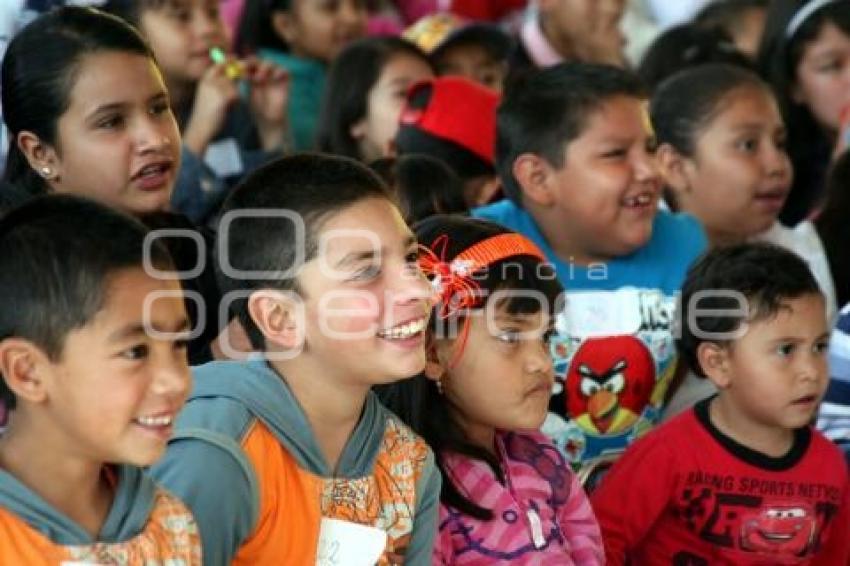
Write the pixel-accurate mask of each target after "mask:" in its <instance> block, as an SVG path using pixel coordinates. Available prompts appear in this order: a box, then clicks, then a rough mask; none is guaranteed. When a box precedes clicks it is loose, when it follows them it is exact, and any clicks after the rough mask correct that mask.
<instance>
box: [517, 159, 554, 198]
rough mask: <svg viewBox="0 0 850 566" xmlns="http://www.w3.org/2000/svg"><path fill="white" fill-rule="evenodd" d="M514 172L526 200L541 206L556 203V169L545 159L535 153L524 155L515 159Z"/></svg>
mask: <svg viewBox="0 0 850 566" xmlns="http://www.w3.org/2000/svg"><path fill="white" fill-rule="evenodd" d="M512 172H513V174H514V178H515V179H516V181H517V183H518V184H519V186H520V187H521V188H522V193H523V196H524V198H526V199H528V200H529V201H531V202H533V203H535V204H538V205H540V206H550V205H552V204H553V203H554V202H555V199H554V194H553V186H554V185H553V176H554V173H555V169H554V168H553V167H552V166H551V165H550V164H549V163H548V162H547V161H546V160H545V159H544V158H543V157H541V156H539V155H537V154H534V153H523V154H522V155H520V156H518V157H517V158H516V159H514V164H513V168H512Z"/></svg>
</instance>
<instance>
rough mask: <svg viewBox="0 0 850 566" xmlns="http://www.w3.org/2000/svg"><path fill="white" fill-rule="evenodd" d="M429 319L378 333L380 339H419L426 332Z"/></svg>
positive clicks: (417, 320) (422, 319)
mask: <svg viewBox="0 0 850 566" xmlns="http://www.w3.org/2000/svg"><path fill="white" fill-rule="evenodd" d="M427 323H428V319H427V318H419V319H416V320H411V321H409V322H405V323H404V324H399V325H396V326H392V327H390V328H386V329H383V330H379V331H378V338H383V339H384V340H409V339H411V338H415V337H418V336H419V335H421V334H422V332H423V331H424V330H425V325H426V324H427Z"/></svg>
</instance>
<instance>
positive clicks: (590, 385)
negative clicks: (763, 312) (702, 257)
mask: <svg viewBox="0 0 850 566" xmlns="http://www.w3.org/2000/svg"><path fill="white" fill-rule="evenodd" d="M472 214H473V216H476V217H479V218H485V219H487V220H492V221H494V222H497V223H499V224H501V225H503V226H506V227H508V228H510V229H512V230H515V231H517V232H519V233H520V234H523V235H525V236H527V237H528V238H530V239H531V240H532V241H533V242H534V243H535V244H537V245H538V246H539V247H540V249H541V250H543V253H544V254H546V258H547V259H548V260H549V262H550V263H551V264H552V266H553V267H554V268H555V271H556V273H557V276H558V281H559V282H560V283H561V285H562V286H563V287H564V288H565V289H566V291H565V293H564V297H565V299H566V300H565V302H564V307H563V309H562V310H561V312H560V313H559V314H558V316H557V320H556V325H555V330H556V335H555V338H554V339H553V341H552V343H551V353H552V357H553V361H554V364H555V375H556V381H555V387H554V391H553V392H552V393H553V395H552V402H551V404H550V406H549V410H550V412H549V416H548V418H547V419H546V423H545V424H544V425H543V432H544V433H546V434H547V435H548V436H549V437H550V438H551V439H552V441H553V442H554V443H555V445H556V446H557V447H558V448H559V449H560V450H561V451H562V452H563V453H564V455H565V457H566V458H567V460H568V461H569V462H570V463H571V464H572V465H573V467H575V468H579V467H581V466H582V465H583V464H588V463H593V461H594V460H597V459H599V458H611V459H613V458H614V457H616V456H618V455H619V454H620V453H622V452H623V450H625V448H626V447H627V446H628V445H629V444H631V443H632V442H633V441H634V440H635V439H637V438H638V437H640V436H641V435H643V434H644V433H646V432H647V431H648V430H650V429H651V428H652V426H653V425H655V424H656V423H657V422H658V421H659V420H660V415H661V410H662V408H663V407H662V404H663V400H664V395H665V393H666V391H667V387H668V386H669V384H670V381H671V380H672V378H673V375H674V373H675V371H676V353H675V346H674V342H673V332H674V322H675V316H676V299H677V296H678V293H679V290H680V288H681V286H682V282H683V281H684V279H685V274H686V273H687V270H688V267H690V265H691V263H693V261H694V260H695V259H696V258H697V256H699V254H701V253H702V252H703V251H704V250H705V248H706V238H705V234H704V232H703V230H702V228H701V227H700V225H699V223H698V222H697V221H696V220H695V219H694V218H693V217H691V216H688V215H686V214H672V213H669V212H667V211H663V210H660V211H658V213H657V214H656V216H655V220H654V221H653V225H652V237H651V238H650V240H649V242H647V243H646V245H644V246H643V247H642V248H640V249H638V250H637V251H635V252H633V253H631V254H630V255H627V256H622V257H617V258H614V259H611V260H610V261H608V262H606V263H597V264H590V265H586V266H582V265H577V264H574V263H571V262H569V261H564V260H563V259H562V258H560V257H559V256H557V255H556V254H555V252H554V251H553V249H552V246H550V245H549V244H548V242H546V239H545V238H544V237H543V234H542V233H541V232H540V229H539V227H538V226H537V224H536V223H535V220H534V218H532V216H531V215H530V214H529V213H528V212H526V211H525V210H524V209H522V208H519V207H518V206H517V205H516V204H514V203H513V202H511V201H510V200H507V199H505V200H503V201H500V202H497V203H495V204H491V205H488V206H485V207H482V208H477V209H475V210H474V211H473V213H472Z"/></svg>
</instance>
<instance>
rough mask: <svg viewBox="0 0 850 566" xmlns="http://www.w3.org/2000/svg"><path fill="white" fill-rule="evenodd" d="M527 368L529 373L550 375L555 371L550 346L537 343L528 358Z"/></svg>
mask: <svg viewBox="0 0 850 566" xmlns="http://www.w3.org/2000/svg"><path fill="white" fill-rule="evenodd" d="M525 366H526V371H528V373H550V372H551V371H552V369H553V363H552V356H551V354H550V353H549V346H548V344H546V343H545V342H539V343H537V344H536V346H535V347H534V348H533V351H532V352H530V353H529V356H528V358H526V363H525Z"/></svg>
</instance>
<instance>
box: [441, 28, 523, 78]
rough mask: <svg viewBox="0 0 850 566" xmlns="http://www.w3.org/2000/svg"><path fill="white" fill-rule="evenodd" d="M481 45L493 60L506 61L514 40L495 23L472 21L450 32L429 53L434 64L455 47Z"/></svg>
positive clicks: (497, 61)
mask: <svg viewBox="0 0 850 566" xmlns="http://www.w3.org/2000/svg"><path fill="white" fill-rule="evenodd" d="M470 45H472V46H478V47H481V48H482V49H483V50H484V51H485V52H486V53H487V56H488V57H489V58H490V59H492V60H493V62H496V63H501V62H506V61H507V60H508V57H510V54H511V50H513V48H514V42H513V40H512V39H511V36H509V35H508V34H507V33H505V32H504V31H502V29H501V28H499V27H498V26H496V25H493V24H486V23H473V24H469V25H466V26H463V27H461V28H460V29H457V30H455V31H454V32H452V33H450V34H449V35H448V37H446V38H445V39H444V40H443V41H442V42H441V43H440V44H439V45H437V47H436V48H434V51H432V52H431V54H430V55H429V56H430V58H431V60H432V61H433V62H434V64H435V65H436V66H438V67H439V63H440V60H441V59H442V58H443V57H444V56H445V54H446V53H448V52H449V51H451V50H452V49H454V48H455V47H466V46H470Z"/></svg>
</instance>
